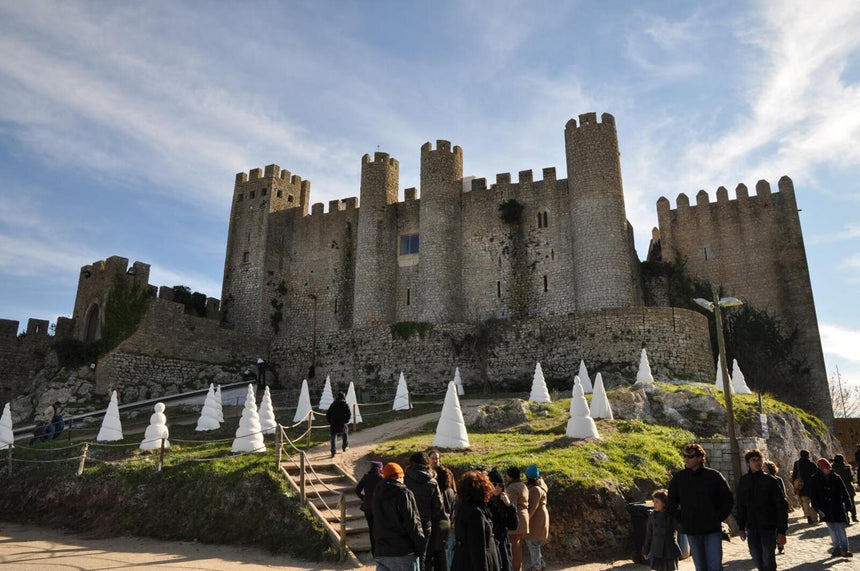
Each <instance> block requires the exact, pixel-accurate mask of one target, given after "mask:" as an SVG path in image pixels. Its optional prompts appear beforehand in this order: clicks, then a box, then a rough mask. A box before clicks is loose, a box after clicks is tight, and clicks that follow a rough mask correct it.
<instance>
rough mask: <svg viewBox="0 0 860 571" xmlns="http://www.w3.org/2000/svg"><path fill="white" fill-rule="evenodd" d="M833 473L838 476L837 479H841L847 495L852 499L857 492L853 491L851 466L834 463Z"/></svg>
mask: <svg viewBox="0 0 860 571" xmlns="http://www.w3.org/2000/svg"><path fill="white" fill-rule="evenodd" d="M833 472H834V473H836V474H839V477H840V478H842V483H843V484H845V489H847V490H848V495H849V496H851V497H852V498H853V497H854V496H855V495H856V494H857V492H855V491H854V476H852V475H851V466H848V465H847V464H837V463H835V462H834V463H833Z"/></svg>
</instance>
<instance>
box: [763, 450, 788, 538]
mask: <svg viewBox="0 0 860 571" xmlns="http://www.w3.org/2000/svg"><path fill="white" fill-rule="evenodd" d="M761 470H762V472H764V473H765V474H769V475H771V476H773V477H774V478H776V483H777V484H779V489H780V491H781V492H782V497H783V498H785V503H786V504H788V494H787V493H786V492H785V482H783V481H782V478H780V477H779V466H777V465H776V462H774V461H773V460H765V461H764V464H763V465H762V468H761ZM776 552H777V553H778V554H779V555H782V554H783V553H785V545H780V544H779V543H777V544H776Z"/></svg>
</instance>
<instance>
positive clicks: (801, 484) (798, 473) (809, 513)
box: [791, 450, 818, 523]
mask: <svg viewBox="0 0 860 571" xmlns="http://www.w3.org/2000/svg"><path fill="white" fill-rule="evenodd" d="M817 471H818V468H816V467H815V462H813V461H812V460H810V458H809V450H801V451H800V458H798V459H797V460H795V462H794V466H792V468H791V485H792V486H793V487H794V495H796V496H797V499H798V500H800V507H801V508H803V515H805V516H806V522H807V523H818V514H817V513H815V510H814V509H812V500H811V499H810V489H809V479H810V478H812V476H813V475H814V474H815V473H816V472H817Z"/></svg>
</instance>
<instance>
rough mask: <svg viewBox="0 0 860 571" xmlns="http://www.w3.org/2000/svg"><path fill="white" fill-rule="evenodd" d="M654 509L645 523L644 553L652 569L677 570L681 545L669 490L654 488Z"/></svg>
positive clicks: (658, 570)
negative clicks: (669, 508) (670, 503)
mask: <svg viewBox="0 0 860 571" xmlns="http://www.w3.org/2000/svg"><path fill="white" fill-rule="evenodd" d="M651 500H653V502H654V511H652V512H651V513H650V514H648V521H647V522H646V523H645V543H644V544H643V546H642V555H643V556H644V557H645V559H648V561H649V562H650V565H651V569H653V570H656V571H675V570H676V569H677V568H678V558H679V557H681V546H680V545H678V532H677V527H678V526H677V523H676V522H675V517H674V515H673V514H671V513H669V511H668V509H667V508H668V503H669V492H668V491H667V490H663V489H661V490H654V492H653V493H652V494H651Z"/></svg>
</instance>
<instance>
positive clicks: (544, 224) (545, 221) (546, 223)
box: [543, 212, 549, 228]
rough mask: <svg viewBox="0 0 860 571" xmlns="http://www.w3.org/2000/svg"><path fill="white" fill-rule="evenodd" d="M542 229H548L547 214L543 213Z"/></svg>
mask: <svg viewBox="0 0 860 571" xmlns="http://www.w3.org/2000/svg"><path fill="white" fill-rule="evenodd" d="M543 227H544V228H549V212H544V213H543Z"/></svg>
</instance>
